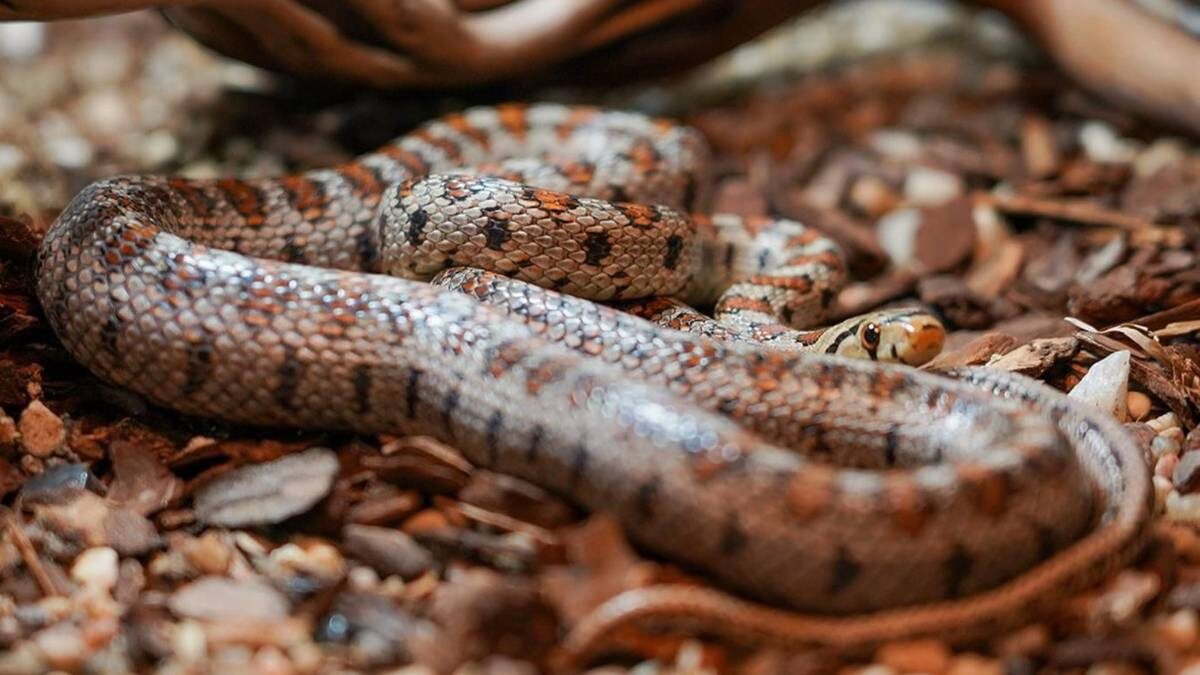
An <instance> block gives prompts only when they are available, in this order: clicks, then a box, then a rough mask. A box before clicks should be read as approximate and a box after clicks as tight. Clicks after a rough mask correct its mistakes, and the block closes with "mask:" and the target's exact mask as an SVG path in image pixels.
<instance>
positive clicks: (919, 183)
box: [904, 166, 964, 206]
mask: <svg viewBox="0 0 1200 675" xmlns="http://www.w3.org/2000/svg"><path fill="white" fill-rule="evenodd" d="M963 190H964V186H963V180H962V178H960V177H958V176H956V175H954V174H952V173H948V172H945V171H939V170H938V169H930V168H926V167H923V166H917V167H913V168H912V169H911V170H910V171H909V172H908V175H907V176H906V177H905V178H904V196H905V198H906V199H908V201H910V202H912V203H913V204H916V205H918V206H939V205H941V204H945V203H946V202H948V201H950V200H951V199H954V198H955V197H957V196H959V195H961V194H962V193H963Z"/></svg>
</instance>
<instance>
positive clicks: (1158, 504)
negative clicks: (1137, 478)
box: [1153, 476, 1179, 513]
mask: <svg viewBox="0 0 1200 675" xmlns="http://www.w3.org/2000/svg"><path fill="white" fill-rule="evenodd" d="M1153 482H1154V510H1155V511H1156V512H1158V513H1162V512H1163V510H1165V509H1166V508H1167V499H1168V498H1170V496H1171V495H1173V494H1179V493H1178V492H1175V485H1174V484H1173V483H1171V479H1170V478H1167V477H1165V476H1155V477H1154V478H1153Z"/></svg>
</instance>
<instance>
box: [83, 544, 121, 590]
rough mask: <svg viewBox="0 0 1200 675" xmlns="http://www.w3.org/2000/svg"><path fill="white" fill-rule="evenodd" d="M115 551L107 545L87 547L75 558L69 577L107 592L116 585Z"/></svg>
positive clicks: (85, 585)
mask: <svg viewBox="0 0 1200 675" xmlns="http://www.w3.org/2000/svg"><path fill="white" fill-rule="evenodd" d="M119 562H120V561H119V560H118V557H117V552H116V551H114V550H113V549H111V548H109V547H107V546H98V547H96V548H89V549H88V550H86V551H84V552H83V553H80V554H79V555H78V556H77V557H76V558H75V564H74V565H72V566H71V578H72V579H74V580H75V581H77V582H79V583H80V584H82V585H83V586H84V587H86V588H88V589H91V590H94V591H103V592H105V593H107V592H108V591H109V590H111V589H112V588H113V587H114V586H116V585H117V575H118V563H119Z"/></svg>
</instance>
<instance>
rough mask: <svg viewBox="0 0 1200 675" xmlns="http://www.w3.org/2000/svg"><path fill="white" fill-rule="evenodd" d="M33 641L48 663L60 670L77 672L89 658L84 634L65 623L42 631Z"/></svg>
mask: <svg viewBox="0 0 1200 675" xmlns="http://www.w3.org/2000/svg"><path fill="white" fill-rule="evenodd" d="M33 641H34V643H35V644H37V647H38V649H39V650H40V651H41V652H42V658H43V659H45V660H46V663H48V664H50V665H51V666H52V667H54V668H57V669H59V670H66V671H70V672H75V671H77V670H79V667H80V666H81V665H82V664H83V662H84V659H86V658H87V656H88V650H87V645H86V644H85V643H84V641H83V633H81V632H80V630H79V628H78V627H77V626H75V625H73V624H70V623H67V622H65V621H64V622H60V623H57V624H55V625H53V626H51V627H49V628H47V629H45V630H43V631H40V632H39V633H37V634H36V635H34V636H33Z"/></svg>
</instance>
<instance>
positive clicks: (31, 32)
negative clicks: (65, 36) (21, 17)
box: [0, 21, 46, 60]
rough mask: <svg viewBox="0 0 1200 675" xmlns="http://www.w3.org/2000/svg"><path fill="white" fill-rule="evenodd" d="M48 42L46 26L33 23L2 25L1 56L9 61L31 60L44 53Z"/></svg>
mask: <svg viewBox="0 0 1200 675" xmlns="http://www.w3.org/2000/svg"><path fill="white" fill-rule="evenodd" d="M45 42H46V26H45V25H44V24H40V23H36V22H33V21H14V22H12V23H0V56H2V57H4V58H7V59H13V60H17V59H30V58H33V57H35V56H37V55H38V54H40V53H41V51H42V45H43V44H45Z"/></svg>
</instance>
